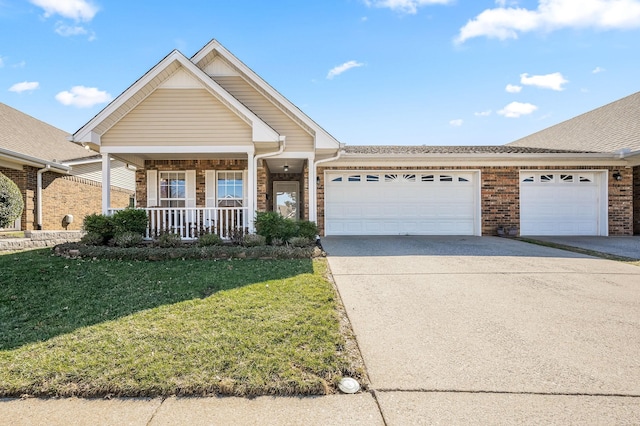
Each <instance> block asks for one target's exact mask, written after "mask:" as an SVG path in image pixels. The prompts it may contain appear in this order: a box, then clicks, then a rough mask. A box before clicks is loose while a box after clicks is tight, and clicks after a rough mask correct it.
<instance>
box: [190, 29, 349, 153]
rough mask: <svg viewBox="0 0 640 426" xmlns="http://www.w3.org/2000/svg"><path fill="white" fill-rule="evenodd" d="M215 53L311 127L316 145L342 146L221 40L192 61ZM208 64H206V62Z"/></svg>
mask: <svg viewBox="0 0 640 426" xmlns="http://www.w3.org/2000/svg"><path fill="white" fill-rule="evenodd" d="M215 55H220V56H222V57H223V58H224V59H225V60H226V61H228V62H229V63H230V64H232V65H233V67H235V68H236V69H237V70H239V71H240V72H241V73H242V74H243V75H244V76H246V78H247V80H248V81H249V83H250V84H253V85H256V86H257V88H258V89H259V90H260V91H261V92H262V93H263V95H265V96H266V97H267V98H268V99H269V100H270V101H271V102H273V103H274V104H275V105H276V106H277V107H278V108H280V109H281V110H284V111H285V112H287V113H288V115H289V116H290V117H292V118H294V119H295V120H296V121H298V123H300V124H302V127H306V128H309V129H311V130H313V132H315V137H316V147H317V148H331V149H338V148H340V146H341V144H340V142H339V141H338V140H337V139H335V138H334V137H333V136H331V134H330V133H329V132H327V131H326V130H325V129H323V128H322V127H321V126H320V125H319V124H318V123H316V122H315V121H313V120H312V119H311V118H310V117H309V116H308V115H306V114H305V113H304V112H302V110H301V109H300V108H298V107H297V106H296V105H295V104H293V103H292V102H291V101H289V100H288V99H287V98H286V97H284V96H283V95H282V94H281V93H280V92H278V91H277V90H276V89H274V88H273V87H272V86H271V85H270V84H269V83H267V82H266V81H265V80H263V79H262V77H260V76H259V75H258V74H256V73H255V72H254V71H253V70H252V69H251V68H249V67H248V66H247V65H246V64H245V63H244V62H242V61H241V60H240V59H238V58H237V57H236V56H235V55H234V54H233V53H231V52H229V51H228V50H227V49H226V48H225V47H224V46H222V44H220V42H218V41H217V40H215V39H213V40H211V41H210V42H209V43H207V44H206V45H205V46H204V47H203V48H202V49H200V50H199V51H198V52H197V53H196V54H195V55H193V56H192V57H191V62H193V63H194V64H196V65H198V66H199V67H201V66H202V65H200V64H203V63H204V62H207V60H208V59H211V58H213V57H215ZM204 66H206V64H204Z"/></svg>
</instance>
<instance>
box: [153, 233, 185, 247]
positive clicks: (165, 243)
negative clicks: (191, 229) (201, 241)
mask: <svg viewBox="0 0 640 426" xmlns="http://www.w3.org/2000/svg"><path fill="white" fill-rule="evenodd" d="M156 244H157V245H158V247H162V248H169V247H180V246H181V245H182V237H180V235H178V234H174V233H172V232H165V233H163V234H160V236H159V237H158V239H157V240H156Z"/></svg>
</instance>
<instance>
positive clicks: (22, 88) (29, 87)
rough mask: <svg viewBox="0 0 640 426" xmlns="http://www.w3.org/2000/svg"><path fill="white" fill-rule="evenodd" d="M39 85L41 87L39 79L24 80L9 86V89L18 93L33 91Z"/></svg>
mask: <svg viewBox="0 0 640 426" xmlns="http://www.w3.org/2000/svg"><path fill="white" fill-rule="evenodd" d="M38 87H40V83H38V82H37V81H23V82H22V83H16V84H14V85H13V86H11V87H9V91H10V92H16V93H22V92H31V91H33V90H36V89H37V88H38Z"/></svg>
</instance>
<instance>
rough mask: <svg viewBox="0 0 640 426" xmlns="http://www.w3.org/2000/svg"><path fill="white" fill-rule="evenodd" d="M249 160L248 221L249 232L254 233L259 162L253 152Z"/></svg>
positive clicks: (249, 155)
mask: <svg viewBox="0 0 640 426" xmlns="http://www.w3.org/2000/svg"><path fill="white" fill-rule="evenodd" d="M247 158H248V161H247V163H248V166H247V168H248V170H247V180H248V182H247V215H248V221H247V226H248V227H249V232H254V228H253V226H254V224H253V222H254V220H253V219H254V218H253V216H254V214H255V211H256V203H257V192H258V191H257V190H256V186H257V185H258V178H257V172H256V165H257V160H256V159H255V157H254V155H253V152H249V153H247Z"/></svg>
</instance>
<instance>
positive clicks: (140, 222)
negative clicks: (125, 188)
mask: <svg viewBox="0 0 640 426" xmlns="http://www.w3.org/2000/svg"><path fill="white" fill-rule="evenodd" d="M112 221H113V227H114V232H115V233H116V234H122V233H126V232H135V233H136V234H140V235H144V234H145V233H146V232H147V227H148V226H149V218H148V217H147V212H146V211H144V210H141V209H134V208H126V209H124V210H120V211H117V212H116V213H115V214H114V215H113V217H112Z"/></svg>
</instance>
